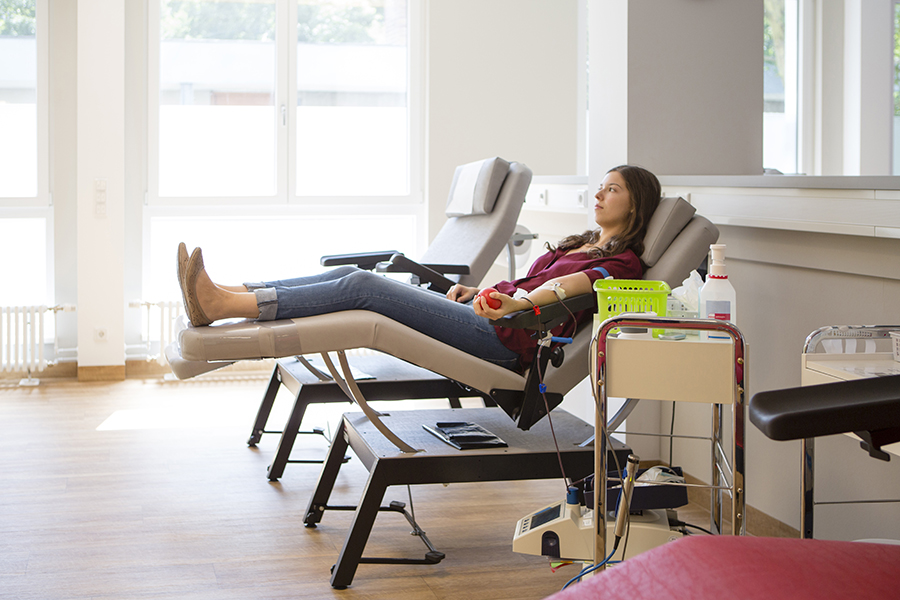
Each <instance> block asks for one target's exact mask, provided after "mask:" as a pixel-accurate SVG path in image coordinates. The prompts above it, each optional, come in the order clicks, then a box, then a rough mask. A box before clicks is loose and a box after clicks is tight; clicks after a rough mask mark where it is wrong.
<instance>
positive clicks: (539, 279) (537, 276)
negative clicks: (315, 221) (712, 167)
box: [178, 165, 661, 370]
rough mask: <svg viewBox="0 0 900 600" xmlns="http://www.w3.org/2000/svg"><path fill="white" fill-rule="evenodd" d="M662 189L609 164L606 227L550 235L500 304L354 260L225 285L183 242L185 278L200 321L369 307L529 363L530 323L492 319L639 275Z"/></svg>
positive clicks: (191, 312) (477, 349) (192, 315)
mask: <svg viewBox="0 0 900 600" xmlns="http://www.w3.org/2000/svg"><path fill="white" fill-rule="evenodd" d="M660 195H661V189H660V184H659V181H658V180H657V178H656V176H654V175H653V174H652V173H650V172H649V171H647V170H645V169H642V168H640V167H635V166H629V165H623V166H620V167H616V168H614V169H611V170H610V171H609V172H608V173H607V174H606V177H604V179H603V183H602V185H601V187H600V189H599V190H598V191H597V194H596V196H595V198H596V200H597V202H596V203H595V205H594V220H595V222H596V223H597V225H598V226H599V227H598V228H597V229H594V230H592V231H586V232H585V233H583V234H580V235H572V236H569V237H567V238H565V239H564V240H562V241H561V242H560V243H559V246H558V247H556V248H553V247H551V246H550V245H549V244H548V245H547V249H548V250H549V251H548V252H547V253H545V254H544V255H542V256H541V257H540V258H538V259H537V260H536V261H535V262H534V264H533V265H532V266H531V269H530V270H529V272H528V276H527V277H524V278H522V279H517V280H515V281H501V282H499V283H497V284H496V285H494V286H493V287H494V288H495V289H496V290H497V292H496V293H490V294H489V296H490V297H491V298H493V299H494V300H495V301H499V303H500V304H499V307H498V308H490V307H489V306H488V304H487V301H486V300H485V298H484V297H482V296H479V295H478V292H479V290H478V289H477V288H473V287H468V286H464V285H460V284H457V285H455V286H453V287H452V288H450V291H449V292H447V294H446V297H445V296H444V294H440V293H437V292H433V291H430V290H427V289H424V288H421V287H418V286H413V285H409V284H406V283H403V282H399V281H396V280H394V279H390V278H387V277H384V276H382V275H377V274H375V273H372V272H370V271H364V270H361V269H358V268H356V267H352V266H343V267H336V268H334V269H331V270H329V271H326V272H324V273H322V274H320V275H313V276H311V277H301V278H297V279H287V280H282V281H269V282H265V283H247V284H244V285H239V286H226V285H220V284H216V283H213V281H212V280H211V279H210V278H209V276H208V275H207V273H206V270H205V269H204V267H203V255H202V253H201V252H200V248H196V249H195V250H194V252H193V254H191V256H190V257H188V255H187V248H186V247H185V246H184V244H180V245H179V248H178V278H179V283H180V285H181V290H182V294H183V298H184V302H185V308H186V311H187V314H188V318H189V319H190V321H191V324H192V325H194V326H200V325H208V324H209V323H211V322H213V321H215V320H217V319H224V318H231V317H243V318H249V319H259V320H273V319H293V318H297V317H308V316H313V315H321V314H325V313H331V312H336V311H342V310H371V311H373V312H377V313H380V314H382V315H384V316H386V317H388V318H391V319H394V320H395V321H398V322H400V323H402V324H404V325H406V326H408V327H411V328H413V329H415V330H417V331H420V332H421V333H424V334H425V335H428V336H430V337H432V338H435V339H437V340H439V341H441V342H444V343H446V344H449V345H450V346H453V347H455V348H457V349H459V350H462V351H463V352H466V353H468V354H472V355H474V356H477V357H479V358H482V359H484V360H487V361H490V362H492V363H495V364H498V365H501V366H503V367H506V368H508V369H513V370H523V369H525V368H527V367H528V365H529V364H530V363H531V361H532V359H533V354H534V348H535V345H536V343H535V340H534V338H532V337H531V333H530V332H529V331H527V330H523V329H507V328H502V327H495V326H494V325H491V323H490V321H489V320H490V319H498V318H500V317H502V316H504V315H506V314H509V313H512V312H517V311H521V310H530V309H532V308H533V307H534V306H541V305H545V304H551V303H553V302H557V301H559V300H560V299H561V298H564V297H566V296H576V295H579V294H587V293H591V292H592V291H593V290H592V286H593V283H594V281H596V280H597V279H604V278H607V277H613V278H615V279H640V278H641V275H642V274H643V265H642V263H641V260H640V258H639V257H640V255H641V254H642V253H643V250H644V248H643V240H644V235H645V233H646V228H647V223H648V222H649V221H650V217H651V216H652V215H653V213H654V211H655V210H656V207H657V206H658V204H659V200H660ZM448 300H450V301H449V302H448ZM495 304H496V302H495ZM592 312H593V311H581V312H579V313H577V314H575V315H574V317H575V320H576V321H577V323H581V322H583V321H585V320H586V319H589V318H590V317H591V313H592ZM576 326H577V324H576V323H575V322H572V321H571V320H570V321H568V322H566V323H565V324H564V325H560V326H559V327H558V328H557V329H556V330H554V331H553V335H558V336H569V335H571V334H572V333H573V332H574V331H575V328H576Z"/></svg>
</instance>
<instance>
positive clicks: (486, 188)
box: [447, 156, 509, 217]
mask: <svg viewBox="0 0 900 600" xmlns="http://www.w3.org/2000/svg"><path fill="white" fill-rule="evenodd" d="M508 171H509V162H507V161H505V160H503V159H502V158H500V157H499V156H495V157H494V158H486V159H484V160H478V161H475V162H471V163H469V164H467V165H460V166H458V167H456V172H455V173H454V174H453V183H452V184H450V196H449V198H448V199H447V216H448V217H462V216H467V215H487V214H490V212H491V211H492V210H493V209H494V203H495V202H496V201H497V194H498V193H499V192H500V186H502V185H503V180H504V179H505V178H506V173H507V172H508Z"/></svg>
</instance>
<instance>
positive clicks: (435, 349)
mask: <svg viewBox="0 0 900 600" xmlns="http://www.w3.org/2000/svg"><path fill="white" fill-rule="evenodd" d="M515 164H516V163H513V165H515ZM507 183H508V182H507ZM507 183H504V186H505V185H507ZM523 193H524V192H523ZM502 195H503V192H502V191H501V196H502ZM508 237H509V233H508V232H506V233H503V235H502V237H501V241H503V240H506V239H508ZM717 237H718V230H717V229H716V227H715V226H714V225H713V224H712V223H710V222H709V221H708V220H707V219H705V218H704V217H702V216H699V215H695V209H694V208H693V207H692V206H691V205H690V204H689V203H687V202H686V201H684V200H683V199H681V198H664V199H663V200H662V201H661V203H660V206H659V208H658V209H657V210H656V212H655V213H654V215H653V217H652V218H651V221H650V223H649V225H648V232H647V235H646V237H645V250H644V253H643V256H642V258H643V260H644V262H645V263H646V264H647V265H648V266H649V269H648V270H647V272H646V274H645V277H646V278H647V279H655V280H663V281H666V282H668V283H670V285H672V286H673V287H674V286H676V285H678V284H680V283H681V281H682V280H683V279H684V278H686V277H687V275H688V274H689V273H690V271H691V270H692V269H694V268H697V267H698V266H699V265H700V263H701V262H702V260H703V258H704V257H705V256H706V253H707V251H708V247H709V244H711V243H714V242H715V241H716V239H717ZM564 304H565V306H563V304H559V303H557V304H555V305H550V306H548V307H543V317H542V318H543V319H544V322H543V323H541V324H535V323H534V322H532V321H533V320H534V319H535V318H536V317H535V316H534V315H533V313H530V312H529V313H525V314H520V316H519V317H518V321H519V322H518V324H517V323H509V321H511V319H503V321H504V322H507V324H509V325H512V326H518V327H523V326H528V327H535V326H537V327H545V328H547V329H549V328H552V327H553V326H555V325H556V324H558V323H560V322H562V321H563V320H565V319H566V318H568V314H569V313H568V311H573V312H575V311H578V310H583V309H585V308H587V307H590V306H595V305H596V300H595V296H594V295H593V294H586V295H582V296H576V297H572V298H567V299H566V301H565V303H564ZM589 344H590V334H587V335H585V334H584V332H580V334H579V335H575V337H574V341H573V344H571V345H570V346H568V347H566V348H565V350H564V351H563V352H564V353H565V354H566V355H568V356H569V357H570V358H569V359H568V360H562V358H564V357H563V356H562V352H559V351H557V352H556V353H555V355H554V356H553V357H552V361H553V362H552V364H553V365H554V368H552V369H547V363H548V361H549V360H551V356H550V354H551V353H549V352H547V353H543V354H542V356H541V360H540V361H536V363H535V367H532V369H530V370H529V372H528V373H525V374H519V373H516V372H514V371H511V370H509V369H505V368H503V367H499V366H497V365H493V364H491V363H489V362H487V361H483V360H481V359H478V358H476V357H473V356H471V355H468V354H466V353H464V352H461V351H459V350H457V349H455V348H452V347H450V346H447V345H445V344H443V343H440V342H438V341H436V340H434V339H431V338H429V337H428V336H425V335H424V334H421V333H419V332H418V331H415V330H412V329H410V328H408V327H406V326H404V325H401V324H399V323H397V322H395V321H392V320H391V319H388V318H387V317H384V316H381V315H379V314H376V313H372V312H369V311H343V312H339V313H333V314H327V315H319V316H315V317H305V318H301V319H290V320H281V321H260V322H257V321H240V322H236V323H234V322H231V323H220V324H214V325H211V326H205V327H190V326H188V327H187V328H185V329H184V330H182V331H181V332H180V333H179V335H178V341H177V342H176V343H174V344H172V345H170V347H169V348H167V352H166V355H167V358H168V359H169V362H170V364H171V366H172V369H173V371H174V372H175V374H176V376H178V377H179V378H185V377H190V376H194V375H196V374H199V373H202V372H205V371H209V370H212V369H215V368H218V367H219V366H223V365H224V364H230V363H231V362H235V361H237V360H252V359H261V358H273V357H274V358H284V357H290V358H287V359H286V360H281V361H279V363H278V366H277V367H276V369H275V372H274V373H273V376H272V380H271V382H270V385H269V387H268V389H267V391H266V394H265V396H264V398H263V401H262V403H261V405H260V408H259V411H258V414H257V418H256V420H255V422H254V424H253V430H252V433H251V438H250V443H251V444H253V443H255V442H256V441H258V436H259V435H261V433H263V431H264V428H265V423H266V421H267V420H268V416H269V413H270V411H271V409H272V406H273V402H274V399H275V394H276V392H277V391H278V387H279V385H282V384H284V385H285V386H286V387H288V388H289V389H290V390H291V391H292V392H293V393H294V395H295V401H294V406H293V408H292V412H291V415H290V417H289V418H288V422H287V424H286V426H285V427H284V429H283V431H282V432H281V440H280V443H279V447H278V449H277V451H276V456H275V458H274V460H273V463H272V464H271V465H270V467H269V473H268V477H269V479H271V480H276V479H278V478H280V477H281V475H282V474H283V471H284V467H285V465H286V464H287V463H288V462H289V455H290V451H291V448H292V447H293V444H294V439H295V437H296V435H297V433H298V431H299V427H300V422H301V421H302V418H303V414H304V412H305V410H306V407H307V406H308V405H309V404H310V403H319V402H336V401H343V402H345V401H347V395H346V392H345V390H344V387H346V386H344V384H343V383H342V382H341V381H335V380H333V378H332V375H333V374H332V373H329V374H327V375H326V373H325V372H324V371H325V370H326V369H325V367H323V366H321V364H320V365H319V366H318V367H317V366H314V365H313V369H312V370H307V369H306V368H305V367H304V366H302V364H303V363H310V360H309V359H307V358H305V357H304V355H313V354H322V353H326V352H333V351H343V350H347V349H353V348H368V349H372V350H376V351H379V352H380V353H382V354H376V355H375V356H371V357H354V364H353V366H352V368H355V369H357V371H362V372H364V373H365V375H363V376H361V377H357V376H353V377H350V378H347V379H349V380H350V381H348V382H347V383H352V384H353V385H355V386H357V387H358V388H359V391H360V395H361V396H362V397H364V398H367V399H369V400H390V399H421V398H450V399H451V400H453V399H457V400H458V399H459V398H462V397H481V398H482V399H484V400H485V401H486V402H487V403H488V404H492V403H496V404H498V405H500V406H501V407H502V408H503V409H504V410H505V411H506V412H507V414H509V415H510V417H511V418H513V419H514V420H515V421H516V422H517V424H518V426H519V427H520V428H521V429H528V428H529V427H530V426H531V425H532V424H534V423H535V422H537V421H538V420H539V419H540V418H541V417H542V416H543V414H545V413H546V408H545V406H544V403H543V396H544V395H542V394H541V393H540V392H539V387H540V386H541V385H542V384H543V385H545V386H546V397H547V399H548V404H549V408H550V409H551V410H552V408H553V407H555V406H556V405H558V404H559V403H560V402H561V401H562V398H563V396H564V395H565V393H567V392H568V391H569V390H571V389H572V388H573V387H574V386H575V385H576V384H577V383H578V382H580V381H581V380H583V379H584V378H585V377H586V376H587V375H588V360H587V359H586V356H587V349H588V346H589ZM293 357H297V358H293ZM359 359H367V360H359ZM396 359H400V360H396ZM537 367H540V371H538V370H537ZM366 376H370V377H368V378H366ZM352 379H357V381H352ZM350 391H351V392H352V390H350ZM456 406H458V404H456ZM298 462H305V461H298Z"/></svg>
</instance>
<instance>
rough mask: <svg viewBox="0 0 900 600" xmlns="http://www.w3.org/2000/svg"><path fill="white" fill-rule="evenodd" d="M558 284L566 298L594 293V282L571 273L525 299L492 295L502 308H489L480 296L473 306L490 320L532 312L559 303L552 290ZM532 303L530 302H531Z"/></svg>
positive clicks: (581, 273)
mask: <svg viewBox="0 0 900 600" xmlns="http://www.w3.org/2000/svg"><path fill="white" fill-rule="evenodd" d="M553 283H558V284H559V287H560V288H561V290H562V293H564V294H565V297H566V298H571V297H572V296H580V295H581V294H590V293H591V292H593V282H592V281H591V278H590V277H588V276H587V275H586V274H585V273H583V272H578V273H571V274H569V275H563V276H561V277H556V278H554V279H551V280H549V281H548V282H547V283H544V284H542V285H541V287H539V288H537V289H536V290H534V291H532V292H529V293H528V294H527V295H526V296H525V298H527V299H528V300H526V299H525V298H519V299H515V298H512V297H511V296H508V295H506V294H501V293H500V292H496V293H492V294H491V297H492V298H494V299H496V300H500V308H489V307H488V305H487V304H486V303H485V301H484V299H483V298H481V297H480V296H478V297H476V298H475V301H474V302H473V303H472V306H473V307H474V308H475V314H477V315H479V316H481V317H486V318H488V319H499V318H500V317H502V316H504V315H508V314H509V313H513V312H518V311H520V310H530V309H531V308H532V306H545V305H547V304H553V303H554V302H559V297H558V296H557V295H556V292H555V291H553V289H552V284H553ZM529 301H530V302H529Z"/></svg>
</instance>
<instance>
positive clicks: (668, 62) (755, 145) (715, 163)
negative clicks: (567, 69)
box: [588, 0, 763, 187]
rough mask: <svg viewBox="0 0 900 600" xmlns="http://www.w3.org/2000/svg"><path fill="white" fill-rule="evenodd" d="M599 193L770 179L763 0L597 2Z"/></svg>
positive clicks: (593, 88)
mask: <svg viewBox="0 0 900 600" xmlns="http://www.w3.org/2000/svg"><path fill="white" fill-rule="evenodd" d="M588 13H589V29H588V37H589V47H590V51H589V52H590V76H589V81H590V82H589V90H590V91H589V95H590V141H589V150H588V155H589V157H590V158H589V162H590V168H589V173H590V179H591V185H592V187H593V186H596V185H597V184H598V183H599V181H600V179H602V177H603V173H605V172H606V171H607V170H608V169H609V168H611V167H613V166H615V165H617V164H620V163H625V162H627V163H635V164H640V165H642V166H644V167H646V168H648V169H650V170H651V171H653V172H655V173H657V174H659V175H688V174H690V175H739V174H740V175H755V174H761V173H762V118H763V117H762V113H763V110H762V109H763V106H762V102H763V99H762V98H763V94H762V89H763V88H762V86H763V69H762V45H763V5H762V0H742V1H741V2H729V1H726V0H715V1H708V2H696V1H695V0H666V1H665V2H658V1H654V0H590V1H589V4H588Z"/></svg>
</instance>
